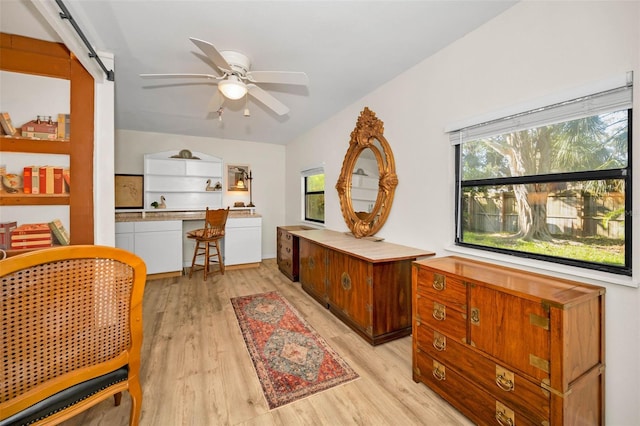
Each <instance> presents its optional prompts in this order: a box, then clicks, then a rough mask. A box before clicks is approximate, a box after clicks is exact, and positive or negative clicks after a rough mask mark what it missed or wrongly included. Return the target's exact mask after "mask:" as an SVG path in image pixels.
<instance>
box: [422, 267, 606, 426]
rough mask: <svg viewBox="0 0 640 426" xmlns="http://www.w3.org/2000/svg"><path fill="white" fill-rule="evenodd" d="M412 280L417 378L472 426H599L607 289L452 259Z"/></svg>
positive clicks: (602, 407)
mask: <svg viewBox="0 0 640 426" xmlns="http://www.w3.org/2000/svg"><path fill="white" fill-rule="evenodd" d="M412 283H413V330H414V332H413V379H414V380H415V381H416V382H423V383H424V384H426V385H427V386H429V387H430V388H431V389H433V390H434V391H435V392H437V393H438V394H440V395H441V396H442V397H443V398H444V399H446V400H447V401H448V402H449V403H451V404H452V405H454V406H455V407H456V408H457V409H458V410H460V411H461V412H462V413H463V414H465V415H466V416H467V417H469V418H470V419H471V420H472V421H474V422H476V423H478V424H487V425H490V424H493V425H502V426H507V425H509V426H511V425H518V426H520V425H552V426H553V425H564V424H567V425H598V424H603V423H604V365H605V363H604V294H605V289H604V288H602V287H597V286H592V285H586V284H581V283H578V282H573V281H568V280H563V279H558V278H554V277H550V276H544V275H539V274H534V273H529V272H525V271H521V270H517V269H512V268H506V267H500V266H496V265H491V264H488V263H483V262H477V261H472V260H467V259H462V258H458V257H442V258H436V259H428V260H423V261H417V262H414V263H413V270H412Z"/></svg>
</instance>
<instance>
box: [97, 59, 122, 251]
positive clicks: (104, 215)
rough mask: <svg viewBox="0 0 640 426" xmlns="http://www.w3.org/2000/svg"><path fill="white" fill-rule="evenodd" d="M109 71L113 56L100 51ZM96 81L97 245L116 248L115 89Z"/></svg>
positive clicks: (108, 84)
mask: <svg viewBox="0 0 640 426" xmlns="http://www.w3.org/2000/svg"><path fill="white" fill-rule="evenodd" d="M98 55H99V56H100V59H101V60H102V62H103V63H104V64H105V66H106V67H107V69H110V70H112V69H114V58H113V55H112V54H110V53H104V52H98ZM101 77H102V78H100V79H98V80H96V84H95V94H94V96H95V105H96V106H95V110H94V136H93V140H94V142H93V176H94V179H93V194H94V196H93V219H94V227H93V232H94V243H95V244H98V245H105V246H115V244H116V239H115V232H116V229H115V221H114V218H113V211H114V209H115V188H114V182H113V174H114V171H113V168H114V156H113V151H114V144H115V140H114V128H113V127H114V122H115V109H114V103H115V87H114V82H113V81H108V80H107V79H106V78H104V74H103V75H102V76H101Z"/></svg>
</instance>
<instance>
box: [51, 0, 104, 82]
mask: <svg viewBox="0 0 640 426" xmlns="http://www.w3.org/2000/svg"><path fill="white" fill-rule="evenodd" d="M56 3H57V4H58V6H59V7H60V9H61V10H62V12H60V18H61V19H68V20H69V22H71V26H72V27H73V29H74V30H76V32H77V33H78V35H79V36H80V38H81V39H82V41H83V42H84V44H85V46H87V49H89V57H90V58H93V59H95V60H96V61H98V65H100V68H102V71H104V73H105V74H106V75H107V80H109V81H113V80H114V79H115V75H114V72H113V70H108V69H107V67H106V66H105V65H104V63H103V62H102V60H101V59H100V58H99V57H98V54H97V53H96V51H95V50H94V49H93V46H91V43H89V40H87V38H86V37H85V35H84V33H83V32H82V30H81V29H80V27H79V26H78V23H77V22H76V20H75V19H73V16H71V13H69V9H67V7H66V6H65V5H64V3H62V0H56Z"/></svg>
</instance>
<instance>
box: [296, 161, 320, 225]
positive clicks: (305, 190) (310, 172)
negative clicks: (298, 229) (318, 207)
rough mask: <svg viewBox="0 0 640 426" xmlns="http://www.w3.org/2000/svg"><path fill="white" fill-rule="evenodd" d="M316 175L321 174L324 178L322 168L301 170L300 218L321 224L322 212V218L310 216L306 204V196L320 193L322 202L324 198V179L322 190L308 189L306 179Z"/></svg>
mask: <svg viewBox="0 0 640 426" xmlns="http://www.w3.org/2000/svg"><path fill="white" fill-rule="evenodd" d="M317 175H323V176H325V179H326V175H325V173H324V168H322V167H318V168H313V169H308V170H303V171H302V172H301V181H302V184H301V189H302V220H303V221H305V222H311V223H314V224H322V225H324V223H325V215H324V214H323V218H322V220H319V219H313V218H310V217H309V215H308V213H307V205H308V203H307V196H309V195H319V194H322V200H323V202H324V200H325V190H326V181H325V187H324V188H323V190H322V191H308V187H307V179H308V178H309V177H311V176H317Z"/></svg>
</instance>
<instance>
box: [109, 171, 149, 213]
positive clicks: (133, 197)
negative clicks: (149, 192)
mask: <svg viewBox="0 0 640 426" xmlns="http://www.w3.org/2000/svg"><path fill="white" fill-rule="evenodd" d="M143 182H144V176H142V175H115V195H116V206H115V207H116V209H141V208H143V207H144V184H143Z"/></svg>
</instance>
